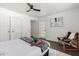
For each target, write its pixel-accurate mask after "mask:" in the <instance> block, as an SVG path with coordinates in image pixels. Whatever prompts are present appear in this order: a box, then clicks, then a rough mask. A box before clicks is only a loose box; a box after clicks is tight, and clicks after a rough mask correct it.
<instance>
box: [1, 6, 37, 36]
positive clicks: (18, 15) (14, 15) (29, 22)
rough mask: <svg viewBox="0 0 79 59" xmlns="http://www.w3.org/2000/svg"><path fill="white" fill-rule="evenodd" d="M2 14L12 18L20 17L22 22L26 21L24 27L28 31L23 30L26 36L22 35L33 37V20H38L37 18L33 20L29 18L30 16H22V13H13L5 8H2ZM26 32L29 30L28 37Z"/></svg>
mask: <svg viewBox="0 0 79 59" xmlns="http://www.w3.org/2000/svg"><path fill="white" fill-rule="evenodd" d="M1 14H4V15H8V16H10V17H19V18H21V19H22V20H24V21H23V24H24V25H23V27H25V28H26V29H23V33H22V34H24V35H22V36H31V20H37V18H33V17H30V16H28V15H24V14H20V13H17V12H14V11H11V10H9V9H6V8H3V7H0V15H1ZM26 22H27V23H26ZM26 26H27V27H26ZM26 30H27V32H26V33H27V35H26V33H25V31H26Z"/></svg>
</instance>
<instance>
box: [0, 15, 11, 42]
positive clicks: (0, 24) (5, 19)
mask: <svg viewBox="0 0 79 59" xmlns="http://www.w3.org/2000/svg"><path fill="white" fill-rule="evenodd" d="M9 33H10V32H9V16H8V15H5V14H0V41H6V40H9Z"/></svg>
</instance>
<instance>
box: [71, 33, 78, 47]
mask: <svg viewBox="0 0 79 59" xmlns="http://www.w3.org/2000/svg"><path fill="white" fill-rule="evenodd" d="M70 43H71V45H72V46H73V47H76V48H79V33H75V35H74V39H72V40H71V42H70Z"/></svg>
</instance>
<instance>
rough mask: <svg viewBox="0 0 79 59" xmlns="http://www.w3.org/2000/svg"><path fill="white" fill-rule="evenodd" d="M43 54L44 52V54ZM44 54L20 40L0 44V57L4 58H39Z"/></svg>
mask: <svg viewBox="0 0 79 59" xmlns="http://www.w3.org/2000/svg"><path fill="white" fill-rule="evenodd" d="M44 53H45V52H44ZM44 53H42V52H41V49H40V48H39V47H36V46H31V45H30V44H29V43H26V42H24V41H22V40H20V39H16V40H11V41H6V42H0V55H5V56H40V55H43V54H44Z"/></svg>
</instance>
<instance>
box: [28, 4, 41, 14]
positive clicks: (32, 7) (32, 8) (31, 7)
mask: <svg viewBox="0 0 79 59" xmlns="http://www.w3.org/2000/svg"><path fill="white" fill-rule="evenodd" d="M27 5H28V6H29V7H30V9H29V10H27V12H29V11H31V10H34V11H38V12H40V9H36V8H34V6H33V5H31V4H30V3H27Z"/></svg>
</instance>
